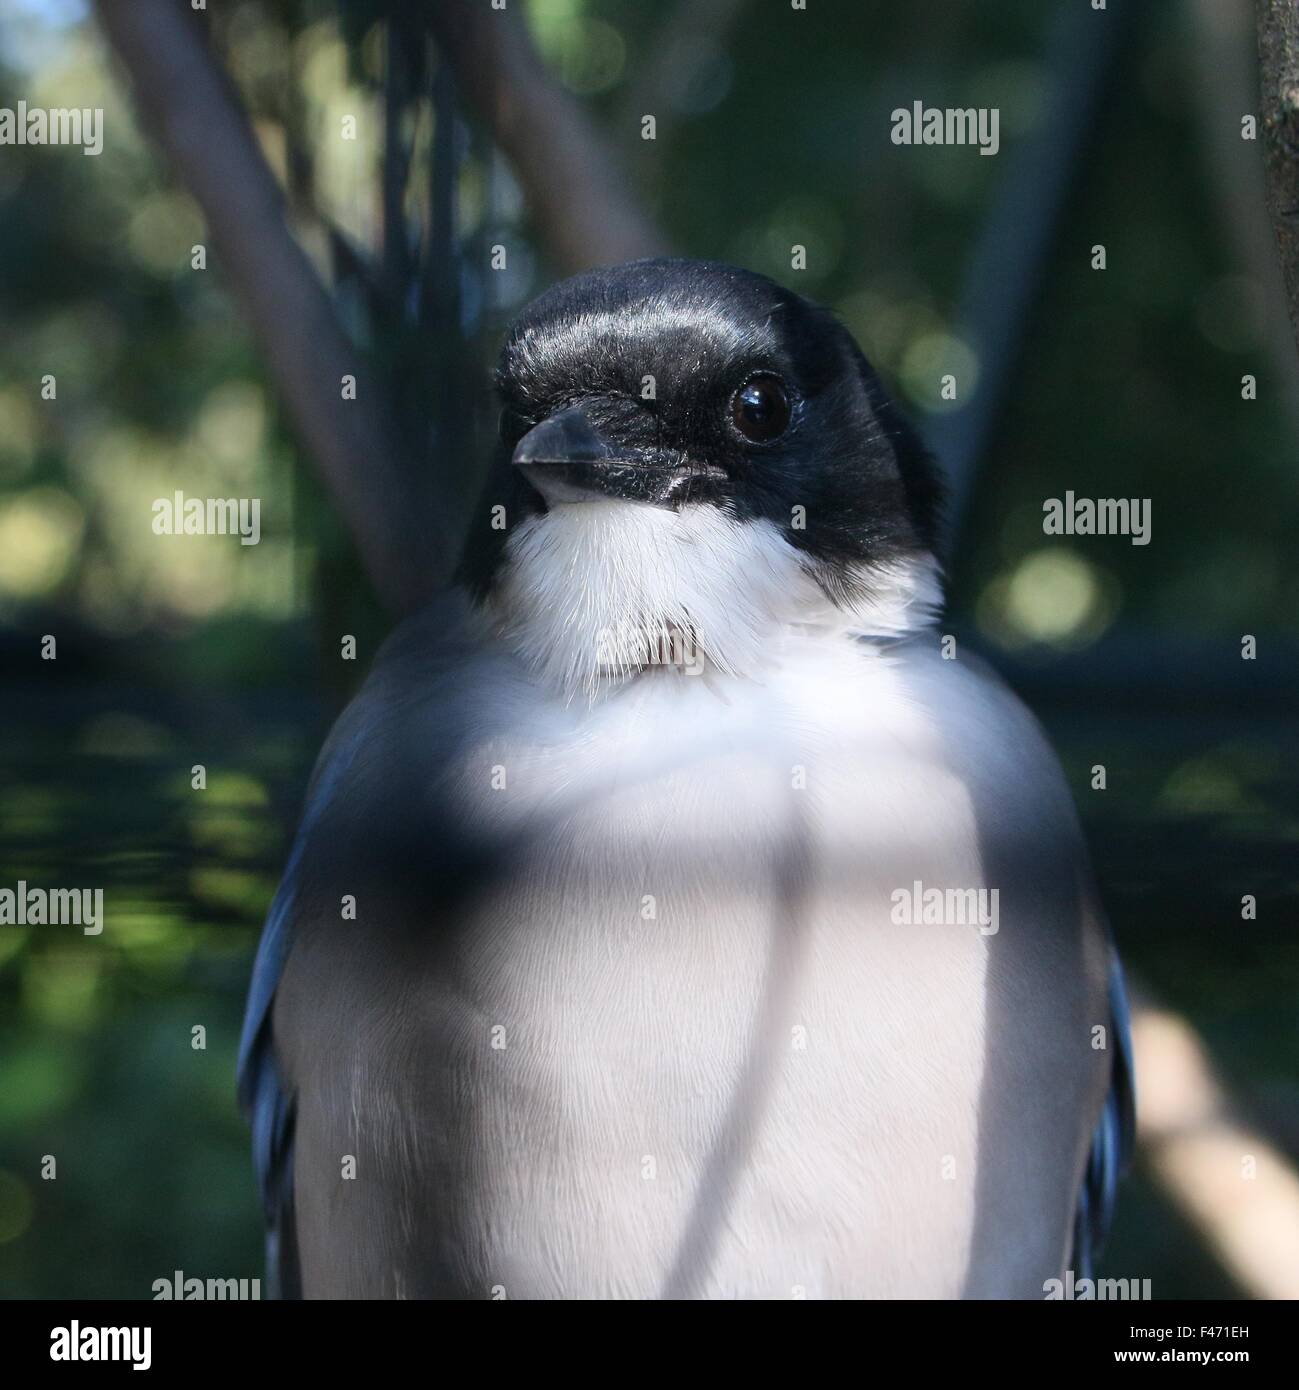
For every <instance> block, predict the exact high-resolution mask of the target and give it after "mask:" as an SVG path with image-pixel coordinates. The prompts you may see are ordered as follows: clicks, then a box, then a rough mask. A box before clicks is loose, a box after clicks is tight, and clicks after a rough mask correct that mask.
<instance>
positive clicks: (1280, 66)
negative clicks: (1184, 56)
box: [1258, 0, 1299, 347]
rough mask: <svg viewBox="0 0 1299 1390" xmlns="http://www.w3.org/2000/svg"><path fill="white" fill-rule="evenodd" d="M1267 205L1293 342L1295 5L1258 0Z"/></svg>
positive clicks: (1297, 170) (1298, 148) (1298, 204)
mask: <svg viewBox="0 0 1299 1390" xmlns="http://www.w3.org/2000/svg"><path fill="white" fill-rule="evenodd" d="M1258 56H1259V63H1260V66H1261V69H1262V98H1263V122H1262V125H1263V140H1264V153H1265V157H1266V167H1267V206H1268V211H1269V212H1270V213H1271V215H1272V230H1273V231H1274V232H1275V234H1276V243H1277V249H1278V251H1279V252H1280V255H1281V270H1282V273H1283V274H1284V276H1285V288H1286V308H1287V309H1288V310H1289V313H1290V326H1291V328H1292V329H1293V331H1294V334H1295V344H1296V347H1299V6H1296V5H1295V3H1294V0H1258Z"/></svg>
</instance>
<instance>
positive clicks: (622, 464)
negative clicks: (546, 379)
mask: <svg viewBox="0 0 1299 1390" xmlns="http://www.w3.org/2000/svg"><path fill="white" fill-rule="evenodd" d="M513 463H514V466H515V467H516V468H518V469H519V471H520V472H521V473H522V474H523V475H524V477H525V478H527V480H528V482H529V483H531V484H532V486H533V487H534V488H536V490H537V491H538V492H539V493H540V494H541V495H542V497H543V498H544V499H545V501H546V502H547V504H554V503H557V502H597V501H601V500H608V499H611V498H615V499H622V500H624V501H632V502H657V501H660V500H662V495H663V493H664V490H665V485H666V483H667V481H668V479H667V477H666V476H665V475H666V474H667V471H668V470H666V469H665V468H664V467H663V466H662V465H661V464H655V463H654V462H653V461H652V460H649V459H646V458H644V457H642V456H640V455H637V454H633V453H630V452H626V451H624V452H620V451H619V450H617V449H615V448H613V447H612V446H611V445H610V444H609V443H608V442H607V441H606V440H605V439H603V438H602V437H601V436H600V435H599V434H598V433H597V432H596V430H595V428H594V427H593V426H592V424H591V422H590V421H589V420H588V419H587V418H586V415H585V414H584V413H583V411H582V409H581V407H579V406H569V407H568V409H566V410H561V411H558V412H557V413H556V414H554V415H551V416H550V417H549V418H548V419H545V420H543V421H542V422H541V423H540V424H539V425H536V426H534V427H533V428H532V429H530V430H529V431H528V432H527V434H525V435H524V436H523V438H522V439H520V440H519V442H518V445H517V446H516V447H515V450H514V457H513Z"/></svg>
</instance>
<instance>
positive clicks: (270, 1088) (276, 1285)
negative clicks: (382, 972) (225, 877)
mask: <svg viewBox="0 0 1299 1390" xmlns="http://www.w3.org/2000/svg"><path fill="white" fill-rule="evenodd" d="M331 742H332V740H331ZM359 742H360V740H359V736H357V735H354V736H353V737H352V739H351V740H350V741H349V742H348V743H347V744H345V745H344V746H343V747H342V748H341V749H337V750H336V751H331V749H330V748H328V747H327V748H326V750H325V753H324V754H323V755H322V757H321V762H320V767H319V768H318V770H317V773H316V775H315V777H313V779H312V786H311V788H310V789H309V791H308V794H307V804H306V810H305V811H304V813H303V817H302V821H301V824H300V825H299V826H298V833H297V835H296V837H295V838H294V842H293V849H292V852H291V853H290V855H289V862H288V864H287V866H286V867H285V870H284V877H283V879H282V880H281V882H280V887H279V890H278V891H277V892H276V894H275V897H274V899H273V900H272V902H271V910H270V912H269V913H267V916H266V925H265V926H264V927H263V928H262V938H261V941H260V942H259V943H258V947H257V957H256V959H255V960H254V962H253V975H252V982H251V984H250V985H249V988H248V1003H247V1006H246V1008H245V1010H244V1026H243V1032H242V1034H241V1036H240V1039H239V1072H238V1077H239V1104H240V1106H241V1107H242V1109H243V1111H244V1114H245V1115H246V1116H247V1118H248V1121H249V1124H250V1125H251V1126H252V1132H253V1168H254V1170H255V1172H256V1174H257V1183H258V1186H259V1187H260V1189H261V1194H262V1205H263V1208H264V1210H265V1215H266V1282H267V1286H268V1293H269V1295H270V1297H272V1298H296V1297H298V1296H299V1294H300V1292H301V1291H300V1288H299V1284H298V1271H297V1255H296V1248H295V1239H294V1231H293V1119H294V1098H293V1096H292V1095H291V1094H290V1093H289V1092H288V1091H287V1090H286V1089H285V1087H284V1085H283V1081H282V1078H281V1076H280V1072H279V1065H278V1062H277V1060H276V1055H275V1044H274V1039H273V1037H272V1035H271V1007H272V1005H273V1003H274V1000H275V991H276V989H277V988H278V986H279V982H280V976H281V974H282V973H283V970H284V962H285V960H286V959H287V958H288V954H289V948H290V946H291V945H292V940H293V934H292V929H293V920H294V914H295V904H296V899H297V886H298V873H299V869H300V866H301V863H302V856H303V851H304V849H305V847H306V844H307V842H308V840H309V839H310V837H311V834H312V831H313V830H314V829H315V826H316V824H317V823H318V822H319V820H320V817H321V815H322V813H323V811H324V809H325V807H326V806H327V805H328V804H329V800H330V797H331V796H332V795H333V792H334V790H335V788H336V787H337V785H338V783H339V781H340V780H341V779H342V777H343V775H344V774H345V773H346V771H347V769H348V767H349V766H350V765H351V762H352V758H353V757H354V756H355V752H356V748H357V746H358V744H359Z"/></svg>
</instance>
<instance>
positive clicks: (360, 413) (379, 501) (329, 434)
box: [96, 0, 456, 612]
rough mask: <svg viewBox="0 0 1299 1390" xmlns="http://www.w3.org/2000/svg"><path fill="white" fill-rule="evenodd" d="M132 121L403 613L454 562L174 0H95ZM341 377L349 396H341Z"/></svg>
mask: <svg viewBox="0 0 1299 1390" xmlns="http://www.w3.org/2000/svg"><path fill="white" fill-rule="evenodd" d="M96 4H97V8H98V12H99V19H100V23H101V24H102V25H103V28H104V30H105V32H106V33H107V34H108V37H109V39H110V41H111V42H112V44H113V47H114V48H115V49H116V51H117V53H118V56H119V57H120V58H121V60H122V62H123V63H124V65H125V66H126V69H127V71H128V72H129V74H130V77H131V81H132V84H133V87H134V90H135V97H136V101H137V104H138V106H139V109H140V113H141V116H142V119H143V122H144V124H145V126H146V128H147V129H148V131H149V132H150V133H151V135H152V136H153V138H154V139H155V140H156V141H157V142H158V144H159V145H161V146H162V148H163V150H164V151H165V152H166V154H167V155H168V157H169V158H170V160H171V162H172V165H173V166H174V168H175V170H176V173H177V174H178V176H179V177H180V179H181V180H182V181H183V182H184V184H185V185H186V187H187V188H188V189H189V191H190V192H191V193H192V194H193V196H194V198H195V199H196V200H197V202H198V203H199V206H200V207H201V208H202V210H203V214H204V216H205V218H206V220H207V227H208V235H209V237H210V240H211V244H212V249H213V250H214V251H215V253H216V256H217V257H218V258H219V260H220V263H221V266H222V268H223V270H224V271H225V273H226V275H227V276H228V278H229V280H230V284H231V286H232V288H233V290H234V293H235V295H236V296H237V298H238V300H239V302H240V304H241V305H242V307H243V311H244V313H245V315H246V316H247V318H248V320H249V322H250V323H251V325H252V328H253V331H254V333H255V334H256V337H257V339H258V341H259V343H260V345H261V348H262V351H263V353H264V354H265V357H266V361H267V365H268V368H269V371H270V374H271V376H272V379H273V380H274V381H275V383H276V385H277V387H278V389H279V393H280V396H281V398H282V399H283V401H284V403H285V405H286V407H287V409H288V412H289V415H290V417H291V419H292V421H293V424H294V427H295V428H296V430H297V433H298V435H299V437H300V438H301V440H302V443H303V445H304V446H305V448H306V449H307V451H308V453H309V455H310V457H311V460H312V462H313V464H314V465H315V467H316V469H317V471H318V472H319V474H320V476H321V477H322V478H323V480H324V482H325V485H326V487H327V488H328V489H329V492H330V493H331V495H332V497H333V499H334V503H335V505H336V506H337V508H338V510H339V513H340V514H341V516H342V518H343V521H344V523H345V524H346V525H347V527H348V529H349V530H350V532H351V534H352V537H353V539H354V541H355V543H356V547H357V550H358V551H359V553H360V556H361V562H362V564H363V566H364V567H365V570H366V573H367V574H368V575H369V577H370V579H371V581H372V583H373V584H374V587H375V590H376V592H377V593H378V594H379V597H380V598H381V600H382V601H383V602H384V603H385V604H386V605H387V606H388V607H389V608H390V609H392V610H393V611H396V612H405V611H409V610H410V609H412V608H413V607H415V606H417V605H418V603H419V602H420V601H421V600H422V599H423V598H425V597H427V595H428V594H429V593H430V592H431V591H432V590H433V588H434V587H435V586H436V585H437V584H438V583H439V582H441V581H442V580H444V579H445V578H446V576H447V574H448V573H449V571H450V568H451V565H452V564H453V563H454V561H455V558H456V556H455V553H454V551H453V549H452V547H451V545H450V544H449V539H450V538H449V537H447V536H445V535H444V534H442V533H441V532H440V530H439V528H438V526H437V525H436V524H434V522H433V520H432V518H430V517H428V516H426V515H421V509H420V507H419V506H418V505H416V504H415V502H414V500H413V499H414V498H416V497H419V496H421V495H422V493H421V489H420V488H419V487H418V486H414V485H413V484H414V480H415V479H416V478H417V474H416V472H415V468H414V465H413V463H412V462H411V460H409V458H408V457H407V456H406V451H405V447H404V445H403V443H402V441H401V437H400V435H399V433H398V431H397V430H396V429H395V427H394V416H393V414H392V411H391V410H390V409H389V408H388V407H387V405H386V402H385V398H384V393H383V389H382V386H381V383H380V382H379V381H377V380H375V379H374V377H373V376H372V375H367V374H366V371H365V368H364V364H363V358H362V355H361V353H360V352H359V351H358V350H357V349H355V348H354V347H353V346H352V345H351V343H349V342H348V340H347V338H346V336H345V335H344V334H343V332H342V329H341V327H340V326H339V323H338V320H337V317H336V316H335V313H334V310H333V306H332V304H331V302H330V298H329V295H328V293H327V291H326V289H325V287H324V286H323V284H322V283H321V281H320V278H319V276H318V275H317V274H316V272H315V270H314V268H313V267H312V265H311V262H310V261H309V260H308V258H307V256H306V254H305V253H304V252H303V250H302V248H301V247H300V246H299V245H298V243H297V241H296V240H295V239H294V237H293V235H292V234H291V232H290V230H289V227H288V223H287V220H286V210H285V201H284V195H283V192H282V190H281V189H280V186H279V184H278V183H277V182H276V180H275V176H274V175H273V173H272V172H271V170H270V168H269V167H268V165H267V163H266V160H265V158H264V157H263V155H262V152H261V149H260V147H259V146H258V144H257V140H256V138H255V136H254V134H253V131H252V129H251V127H250V125H249V123H248V120H247V117H246V116H245V114H244V111H243V107H242V105H241V103H240V101H239V98H238V95H237V93H236V92H235V90H234V88H233V86H232V84H231V82H230V80H229V79H228V77H227V76H226V74H225V72H224V70H223V69H222V68H221V66H220V64H219V63H218V62H217V61H216V60H215V58H214V57H213V55H212V52H211V50H210V48H209V47H208V45H207V43H206V41H205V38H204V35H203V32H202V29H201V27H200V25H199V23H198V22H197V21H196V20H195V19H194V18H193V17H192V14H191V11H190V9H189V7H188V6H187V5H184V4H183V0H131V2H130V3H129V4H124V3H122V2H121V0H96ZM345 375H351V376H355V377H356V378H357V399H355V400H350V401H345V400H343V398H342V393H341V383H342V378H343V377H344V376H345Z"/></svg>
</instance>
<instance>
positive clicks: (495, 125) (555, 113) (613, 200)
mask: <svg viewBox="0 0 1299 1390" xmlns="http://www.w3.org/2000/svg"><path fill="white" fill-rule="evenodd" d="M516 9H517V5H510V6H509V7H508V8H507V9H504V10H495V9H492V8H491V7H490V5H488V4H487V3H486V2H485V0H434V3H432V4H431V5H430V6H429V19H430V23H431V24H432V27H433V33H434V36H435V38H436V39H437V41H438V44H439V45H440V47H441V49H442V52H443V53H444V54H446V56H447V57H448V58H449V59H450V61H451V63H452V64H453V66H454V67H455V71H456V77H457V80H458V82H459V84H460V90H461V92H462V93H463V95H464V98H465V100H466V102H467V103H468V105H469V107H470V108H471V109H472V110H473V111H474V112H475V114H476V115H477V116H478V118H479V119H480V120H481V121H483V123H484V124H485V125H486V126H487V127H488V129H489V130H490V131H491V133H492V135H493V136H494V138H495V140H496V142H497V144H498V145H499V146H500V148H501V150H502V151H503V152H504V154H505V156H506V158H507V159H508V160H509V161H510V164H511V165H512V166H513V168H514V172H515V176H516V177H517V178H518V180H519V182H520V183H521V184H522V186H523V190H524V193H525V194H526V196H527V202H528V208H529V211H530V212H531V213H532V215H533V217H534V218H535V219H536V223H537V230H538V232H539V234H540V237H541V241H542V243H543V245H544V246H545V248H546V250H547V252H548V253H549V255H550V258H551V260H552V261H553V263H554V265H555V267H556V269H558V270H559V271H561V272H562V273H564V274H571V273H572V272H573V271H576V270H584V269H586V268H587V267H588V266H593V265H611V264H613V263H615V262H618V261H629V260H635V259H636V258H637V257H639V256H656V255H662V254H663V253H664V251H665V250H666V249H667V244H666V242H665V241H664V239H663V237H662V236H661V235H660V233H659V231H658V230H657V228H655V227H654V226H653V224H652V223H651V222H650V221H649V220H648V218H646V216H645V215H644V213H643V212H642V211H641V209H640V205H639V200H638V198H637V196H636V193H635V191H634V190H633V188H632V186H631V184H630V181H629V180H628V178H627V176H626V175H625V174H624V173H623V172H622V171H621V170H620V169H619V167H618V164H617V162H616V161H615V159H614V158H613V155H612V153H611V152H610V150H609V149H608V147H607V146H606V144H605V142H604V140H603V139H602V137H601V136H600V134H599V133H598V132H597V130H596V129H595V127H594V126H593V125H592V123H591V122H590V120H589V119H588V118H587V116H586V113H585V112H584V111H583V110H582V108H581V107H580V106H579V105H578V103H577V102H576V101H575V100H574V98H573V97H571V96H570V95H569V94H568V93H567V92H566V91H564V90H563V88H561V87H560V86H559V85H558V84H557V83H556V82H555V81H554V79H553V78H552V77H551V76H550V74H549V73H547V71H546V69H545V67H544V65H543V64H542V62H541V59H540V57H539V56H538V54H537V52H536V50H535V48H534V47H533V45H532V41H531V39H530V38H529V37H528V34H527V31H526V29H525V28H524V26H523V24H522V22H521V21H520V20H519V18H518V17H517V15H516Z"/></svg>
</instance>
